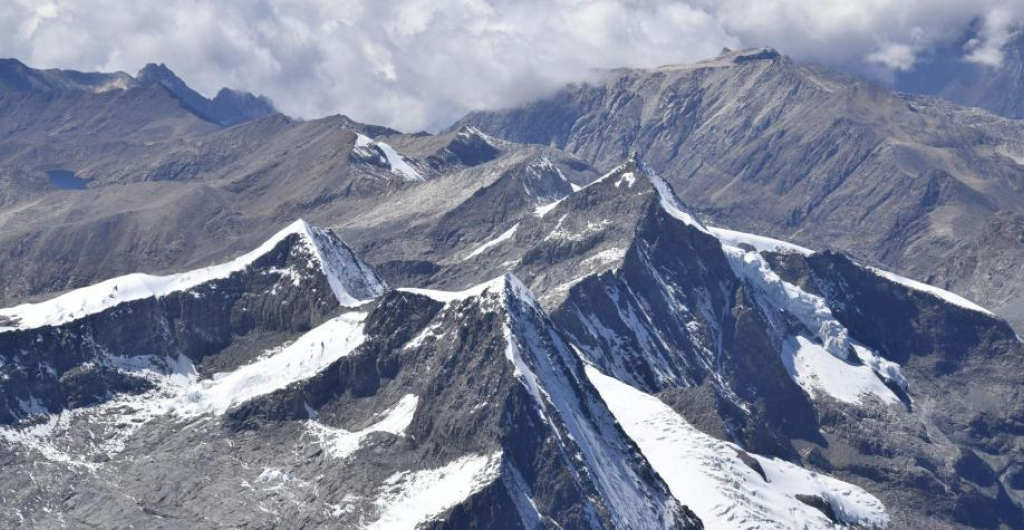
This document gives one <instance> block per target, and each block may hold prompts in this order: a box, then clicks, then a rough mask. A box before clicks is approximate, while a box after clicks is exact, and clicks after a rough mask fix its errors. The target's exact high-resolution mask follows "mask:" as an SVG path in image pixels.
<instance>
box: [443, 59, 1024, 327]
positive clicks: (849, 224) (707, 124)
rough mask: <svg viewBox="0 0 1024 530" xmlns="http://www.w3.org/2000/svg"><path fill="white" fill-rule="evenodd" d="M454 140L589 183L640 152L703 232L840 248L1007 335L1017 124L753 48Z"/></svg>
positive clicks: (506, 115) (498, 119)
mask: <svg viewBox="0 0 1024 530" xmlns="http://www.w3.org/2000/svg"><path fill="white" fill-rule="evenodd" d="M459 125H460V126H461V125H472V126H475V127H477V128H479V129H480V130H482V131H484V132H486V133H488V134H492V135H495V136H498V137H501V138H505V139H507V140H511V141H517V142H532V143H539V144H544V145H551V146H554V147H558V148H562V149H565V150H567V151H569V152H571V153H574V154H576V155H578V156H580V157H582V158H584V159H585V160H587V161H589V162H591V163H592V164H594V165H595V166H596V167H598V168H610V167H612V166H613V165H614V164H617V163H618V161H619V160H621V159H623V158H624V157H625V156H626V155H627V154H628V152H630V151H631V150H641V151H643V152H644V153H645V157H646V159H647V161H648V163H649V164H650V165H651V166H652V167H653V168H655V169H656V170H658V171H660V172H662V173H664V174H665V175H666V178H667V179H668V180H669V181H670V182H671V183H672V185H673V186H675V187H676V188H677V189H678V190H679V191H680V193H681V194H682V195H683V196H685V197H687V199H688V200H690V201H691V202H693V203H694V204H697V205H699V209H700V211H701V213H702V214H704V215H706V216H707V217H708V218H710V219H714V220H717V221H718V222H720V223H723V224H726V225H728V226H732V227H735V228H739V229H743V230H746V231H750V232H756V233H763V234H768V235H773V236H776V237H782V238H785V239H790V240H794V241H797V242H800V243H801V244H804V245H806V246H809V247H812V248H818V249H823V248H837V249H843V250H845V251H847V252H851V253H853V254H854V255H856V256H859V257H860V258H861V259H864V260H866V261H870V262H874V263H879V264H883V265H885V266H886V267H888V268H892V269H894V270H898V271H901V272H903V273H905V274H907V275H909V276H912V277H917V278H921V279H923V280H927V281H929V282H932V283H934V284H936V285H939V286H941V287H944V288H949V289H952V290H954V291H956V292H959V293H962V294H965V295H968V296H970V297H973V298H979V299H982V298H983V299H986V300H989V301H990V305H992V306H993V308H995V309H996V310H1002V312H1003V314H1004V315H1006V316H1007V317H1009V318H1011V320H1014V321H1015V322H1018V323H1019V322H1020V318H1021V315H1019V314H1018V312H1017V307H1016V305H1015V304H1014V301H1015V300H1016V299H1017V298H1019V291H1018V286H1019V285H1021V281H1020V280H1021V277H1020V271H1019V270H1017V269H1014V268H1013V267H1010V266H1009V263H1017V262H1020V260H1021V259H1022V257H1024V246H1022V244H1021V243H1020V237H1019V235H1020V234H1019V233H1018V232H1017V231H1015V229H1014V228H1010V227H1011V226H1016V225H1017V224H1018V223H1016V222H1015V221H1008V220H1010V219H1013V220H1019V219H1020V218H1021V216H1022V215H1024V210H1022V209H1021V207H1020V204H1021V201H1020V200H1019V197H1020V182H1021V179H1022V178H1024V166H1022V165H1021V164H1020V163H1019V162H1020V157H1018V156H1016V155H1015V154H1014V153H1016V152H1017V147H1015V146H1017V145H1018V144H1019V138H1020V136H1021V132H1022V131H1021V125H1020V124H1019V123H1017V122H1014V121H1011V120H1001V119H999V118H997V117H995V116H991V115H989V114H986V113H984V112H981V111H977V110H974V109H965V108H959V107H955V106H953V105H950V104H948V103H945V102H943V101H941V100H937V99H929V98H923V97H917V96H907V95H900V94H895V93H892V92H890V91H888V90H886V89H884V88H882V87H880V86H877V85H874V84H871V83H869V82H867V81H863V80H860V79H857V78H854V77H851V76H847V75H844V74H840V73H837V72H834V71H831V70H829V69H827V68H823V67H819V66H815V65H805V64H799V63H795V62H793V61H792V60H790V59H788V58H787V57H785V56H781V55H779V54H778V53H776V52H774V51H773V50H770V49H763V50H746V51H741V52H728V53H725V54H723V55H722V56H721V57H718V58H716V59H713V60H710V61H706V62H702V63H697V64H694V65H686V66H670V67H663V68H658V69H653V70H614V71H610V72H608V73H607V75H606V77H605V79H604V80H603V81H602V82H600V83H597V84H594V85H580V86H572V87H568V88H566V89H565V90H563V91H562V92H560V93H559V94H557V95H555V96H553V97H551V98H549V99H545V100H543V101H538V102H535V103H532V104H529V105H526V106H524V107H522V108H518V109H509V110H504V111H495V112H478V113H473V114H470V115H469V116H467V117H466V118H464V119H463V120H462V121H461V122H460V124H459ZM983 234H989V235H987V236H985V235H983ZM996 234H998V235H996ZM982 237H985V238H986V239H987V240H988V241H991V242H993V243H994V244H980V243H979V240H980V239H981V238H982ZM996 241H998V242H999V243H995V242H996ZM1011 256H1012V257H1011ZM944 263H945V264H948V265H946V266H939V267H936V264H944ZM1011 269H1012V270H1011ZM1003 308H1005V309H1003Z"/></svg>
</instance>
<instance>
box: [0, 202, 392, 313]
mask: <svg viewBox="0 0 1024 530" xmlns="http://www.w3.org/2000/svg"><path fill="white" fill-rule="evenodd" d="M293 235H297V236H299V237H300V238H301V243H302V244H304V245H305V247H306V248H307V249H308V251H309V252H310V253H311V254H312V255H313V259H315V260H316V261H317V265H318V266H319V268H320V269H321V271H322V272H323V274H324V275H325V276H326V278H327V280H328V282H329V284H330V286H331V289H332V290H333V291H334V295H335V296H336V297H337V298H338V303H340V304H341V305H343V306H353V305H357V304H359V303H361V302H362V301H365V300H367V299H371V298H374V297H376V296H378V295H380V294H381V293H382V292H384V289H385V287H384V284H383V282H381V280H380V279H379V278H378V277H377V275H376V274H375V273H374V272H373V270H371V269H370V268H369V267H368V266H366V264H364V263H363V262H362V261H361V260H359V258H357V257H356V256H355V254H354V253H353V252H352V250H351V249H349V248H348V247H347V246H346V245H345V244H344V243H343V242H341V240H339V239H338V238H337V237H336V236H334V235H333V234H332V233H330V232H328V231H325V230H321V229H319V228H315V227H312V226H310V225H309V224H308V223H306V222H305V221H303V220H301V219H300V220H298V221H295V222H294V223H292V224H290V225H288V226H287V227H285V228H284V229H282V230H281V231H279V232H277V233H276V234H274V235H273V236H272V237H271V238H270V239H268V240H267V241H266V242H264V243H263V244H262V245H260V246H259V247H257V248H256V249H255V250H253V251H251V252H247V253H246V254H244V255H242V256H239V257H238V258H235V259H233V260H231V261H229V262H227V263H222V264H219V265H213V266H211V267H206V268H202V269H197V270H193V271H189V272H184V273H178V274H171V275H167V276H153V275H149V274H142V273H133V274H128V275H125V276H119V277H116V278H111V279H109V280H105V281H103V282H100V283H97V284H93V285H90V286H88V287H83V288H81V289H76V290H74V291H71V292H68V293H65V294H63V295H60V296H58V297H56V298H52V299H50V300H46V301H44V302H39V303H33V304H22V305H19V306H15V307H11V308H7V309H0V332H4V331H12V330H17V329H34V328H38V327H42V326H58V325H61V324H65V323H67V322H71V321H74V320H77V319H80V318H83V317H86V316H88V315H92V314H96V313H99V312H101V311H104V310H106V309H109V308H111V307H115V306H118V305H120V304H123V303H126V302H131V301H134V300H142V299H145V298H160V297H163V296H167V295H168V294H171V293H174V292H180V291H186V290H189V289H192V288H194V287H197V286H199V285H202V284H204V283H207V282H210V281H213V280H220V279H224V278H227V277H229V276H231V275H232V274H234V273H237V272H241V271H243V270H245V269H246V268H248V267H251V266H252V265H253V264H254V263H255V262H256V261H257V260H258V259H260V258H261V257H263V256H265V255H267V254H269V253H270V252H271V251H273V250H274V249H275V248H276V247H277V246H278V245H279V244H280V243H281V242H282V241H284V240H285V239H287V238H288V237H290V236H293Z"/></svg>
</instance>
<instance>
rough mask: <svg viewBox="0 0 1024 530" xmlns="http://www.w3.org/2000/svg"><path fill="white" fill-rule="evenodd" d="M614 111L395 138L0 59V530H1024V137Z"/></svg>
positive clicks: (817, 110)
mask: <svg viewBox="0 0 1024 530" xmlns="http://www.w3.org/2000/svg"><path fill="white" fill-rule="evenodd" d="M603 83H604V84H603V85H602V84H598V85H578V86H572V87H567V88H566V89H564V90H563V91H561V92H560V93H559V94H557V95H556V96H554V97H553V98H551V99H547V100H542V101H538V102H535V103H533V104H531V105H528V106H525V107H523V108H519V109H510V110H505V111H490V112H481V113H474V114H471V115H469V116H467V117H466V118H465V119H464V120H462V122H461V123H459V124H457V125H456V126H453V127H452V128H451V129H450V130H448V131H446V132H443V133H439V134H428V133H415V134H407V133H402V132H399V131H396V130H393V129H390V128H387V127H383V126H378V125H372V124H364V123H359V122H356V121H354V120H352V119H350V118H348V117H345V116H331V117H326V118H321V119H315V120H307V121H303V120H297V119H292V118H288V117H286V116H283V115H281V114H276V113H268V112H270V110H269V109H271V107H269V106H268V105H269V104H268V103H267V102H266V101H265V100H263V99H261V98H259V97H257V96H252V95H247V94H244V93H239V92H235V91H231V90H227V91H226V92H225V91H222V92H221V94H219V95H218V96H216V97H215V98H205V97H204V96H202V95H200V94H199V93H197V92H195V91H194V90H192V89H191V88H189V87H188V86H187V85H186V84H185V82H184V81H183V80H181V79H180V78H178V77H177V76H176V75H174V74H173V72H171V71H170V70H169V69H168V68H167V67H166V66H163V65H150V66H147V67H146V68H144V69H143V71H142V72H140V73H139V74H138V75H137V76H135V77H132V76H129V75H127V74H123V73H122V74H86V73H81V72H71V71H64V70H35V69H32V68H29V67H28V66H25V65H23V64H22V63H20V62H17V61H2V62H0V108H3V109H5V110H7V111H9V112H4V113H0V228H2V229H0V465H2V467H3V469H4V473H2V474H0V527H3V528H32V529H35V528H40V529H49V528H167V529H189V530H192V529H197V528H201V529H205V528H211V529H212V528H375V529H383V528H408V529H412V528H418V529H425V528H430V529H442V528H450V529H469V528H496V529H504V528H509V529H523V530H527V529H528V530H534V529H541V528H543V529H547V528H562V529H577V528H587V529H589V528H601V529H619V528H629V529H666V528H671V529H691V528H692V529H698V528H713V529H719V528H722V529H732V528H778V529H789V528H808V529H815V528H821V529H831V528H875V529H881V528H900V529H903V528H910V529H964V528H1024V384H1022V383H1024V342H1022V340H1021V338H1020V337H1019V336H1018V334H1017V333H1015V331H1014V327H1013V323H1011V322H1009V321H1008V320H1006V319H1005V317H1007V316H1012V315H1013V314H1014V313H1013V308H1014V307H1015V306H1014V304H1015V303H1017V302H1016V300H1017V298H1015V297H1016V293H1018V290H1017V287H1016V284H1015V283H1014V282H1013V279H1014V278H1017V277H1018V272H1019V269H1020V267H1019V264H1020V263H1021V261H1020V260H1019V259H1018V251H1019V250H1020V248H1018V247H1019V244H1018V243H1019V242H1018V241H1017V239H1015V238H1016V235H1017V232H1015V230H1017V229H1018V228H1019V226H1018V224H1019V223H1018V221H1019V219H1017V217H1019V215H1018V213H1019V212H1018V210H1016V209H1015V208H1018V207H1019V204H1017V205H1016V206H1014V204H1015V203H1014V200H1013V199H1014V197H1016V195H1014V193H1016V192H1017V191H1016V190H1017V189H1018V188H1017V187H1015V186H1017V184H1018V180H1019V179H1018V177H1019V175H1018V173H1019V171H1018V169H1019V168H1018V167H1016V166H1015V165H1014V164H1016V162H1014V160H1015V159H1014V156H1015V155H1014V153H1016V151H1014V150H1013V149H1015V148H1013V147H1012V146H1013V145H1014V144H1013V142H1014V141H1019V138H1018V136H1019V134H1018V133H1019V131H1020V126H1019V124H1017V123H1016V122H1012V121H1011V120H1004V119H1002V118H997V117H995V116H993V115H990V114H987V113H984V112H982V111H977V110H970V109H966V108H961V107H956V106H955V105H953V104H951V103H947V102H944V101H941V100H938V99H934V98H924V97H918V96H905V95H900V94H894V93H891V92H889V91H887V90H886V89H884V88H882V87H879V86H877V85H874V84H871V83H869V82H866V81H862V80H859V79H857V78H854V77H851V76H846V75H845V74H837V73H835V72H832V71H830V70H828V69H825V68H824V67H819V66H815V65H805V64H800V63H797V62H795V61H792V60H790V59H788V58H787V57H785V56H784V55H781V54H779V53H778V52H776V51H774V50H772V49H768V48H764V49H755V50H745V51H739V52H732V51H727V52H725V53H723V55H722V56H720V57H718V58H715V59H713V60H710V61H705V62H702V63H698V64H696V65H687V66H669V67H663V68H658V69H654V70H616V71H613V72H610V73H609V74H608V78H607V80H605V81H604V82H603ZM217 109H221V110H217ZM223 109H234V110H232V111H231V112H228V111H224V110H223ZM221 112H226V114H219V113H221ZM225 116H227V117H225ZM964 138H967V139H969V140H970V142H969V145H967V144H965V143H964V142H965V140H964ZM762 229H763V231H762ZM762 233H763V235H760V234H762ZM780 235H783V236H786V237H790V236H792V237H793V238H794V239H795V240H796V241H795V242H793V243H791V242H787V241H786V240H785V238H782V239H779V238H778V236H780ZM814 248H817V249H821V250H813V249H814ZM1021 248H1024V247H1021ZM889 264H893V265H896V268H897V269H898V271H897V272H895V273H894V272H889V270H890V269H888V268H886V266H887V265H889ZM905 271H910V272H913V273H914V274H913V276H916V277H918V278H924V279H928V280H932V281H933V282H935V283H939V284H941V285H944V286H950V285H951V286H953V287H954V288H955V290H956V291H958V292H959V293H960V294H955V293H954V292H950V291H947V290H944V289H940V288H939V287H936V286H935V285H933V284H931V283H923V282H920V281H915V280H913V279H910V278H908V277H906V276H903V275H900V274H898V273H900V272H905ZM923 271H926V273H922V272H923ZM1000 274H1002V275H1000ZM936 280H938V281H936ZM975 295H977V296H975ZM972 300H975V301H972ZM979 302H980V303H979ZM1014 323H1018V324H1019V322H1018V321H1014ZM1018 329H1019V328H1018Z"/></svg>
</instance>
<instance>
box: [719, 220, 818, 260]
mask: <svg viewBox="0 0 1024 530" xmlns="http://www.w3.org/2000/svg"><path fill="white" fill-rule="evenodd" d="M708 232H711V235H713V236H715V237H716V238H718V240H719V241H721V242H722V243H725V244H726V245H730V246H733V247H738V246H740V244H746V245H750V246H752V247H754V248H755V249H757V251H758V252H796V253H798V254H802V255H804V256H810V255H811V254H814V251H813V250H811V249H809V248H804V247H801V246H800V245H794V244H793V243H787V242H785V241H780V240H778V239H772V238H770V237H764V236H758V235H754V234H747V233H745V232H737V231H735V230H727V229H725V228H717V227H713V226H709V227H708Z"/></svg>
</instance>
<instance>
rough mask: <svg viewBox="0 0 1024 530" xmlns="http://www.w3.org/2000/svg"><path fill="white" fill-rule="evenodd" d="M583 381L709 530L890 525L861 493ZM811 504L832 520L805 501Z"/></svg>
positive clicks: (649, 400) (647, 398)
mask: <svg viewBox="0 0 1024 530" xmlns="http://www.w3.org/2000/svg"><path fill="white" fill-rule="evenodd" d="M587 376H588V377H589V378H590V381H591V382H592V383H593V384H594V386H595V387H597V389H598V391H600V393H601V398H602V399H604V400H605V402H606V403H608V407H609V408H610V409H611V411H612V412H613V413H614V414H615V418H616V419H617V420H618V421H619V423H620V424H621V425H622V427H623V429H625V430H626V433H627V434H628V435H629V436H630V437H631V438H632V439H633V440H634V441H635V442H636V443H637V445H638V446H639V447H640V450H641V451H642V452H643V453H644V456H645V457H647V460H648V461H649V462H651V465H652V466H654V469H655V470H656V471H657V472H658V473H659V474H660V475H661V476H662V477H663V478H664V479H665V481H666V482H667V483H668V485H669V487H670V488H671V489H672V494H673V495H675V497H676V498H677V499H680V501H683V500H684V499H685V502H687V503H688V504H689V506H690V507H691V508H692V509H693V510H694V512H695V513H696V514H697V515H698V516H699V517H700V518H701V521H703V522H704V527H705V528H708V529H729V528H778V529H780V530H781V529H787V528H806V529H811V528H834V526H835V525H836V524H837V523H841V524H847V525H855V526H859V527H864V528H884V527H885V526H886V525H887V524H888V522H889V518H888V516H887V515H886V513H885V507H884V506H882V503H881V502H879V500H878V499H876V498H875V497H873V496H871V495H870V494H868V493H866V492H865V491H864V490H862V489H860V488H858V487H856V486H853V485H851V484H846V483H844V482H841V481H838V480H835V479H833V478H830V477H828V476H825V475H821V474H819V473H815V472H813V471H809V470H806V469H804V468H801V467H799V466H796V465H793V464H791V463H789V462H785V461H782V460H779V459H775V458H766V457H762V456H757V455H749V458H751V459H753V460H754V462H756V464H752V463H748V462H745V461H744V460H743V459H742V458H741V456H740V455H742V454H744V451H743V449H741V448H739V447H737V446H735V445H734V444H730V443H727V442H722V441H720V440H716V439H714V438H713V437H711V436H708V435H707V434H704V433H702V432H700V431H699V430H697V429H695V428H693V426H691V425H690V424H689V423H687V422H686V420H685V419H683V418H682V417H681V416H679V414H677V413H676V412H675V411H673V410H672V409H671V408H670V407H669V406H668V405H666V404H665V403H663V402H662V401H661V400H659V399H658V398H656V397H654V396H651V395H649V394H645V393H644V392H642V391H640V390H637V389H635V388H633V387H631V386H629V385H627V384H625V383H622V382H620V381H618V380H616V379H614V378H611V377H608V376H606V375H604V374H602V373H601V372H600V371H599V370H597V369H596V368H593V367H587ZM800 496H805V497H804V498H805V499H806V500H811V498H812V497H813V498H817V499H819V500H821V501H823V502H824V503H826V505H827V506H828V507H829V508H828V509H829V510H830V511H831V513H832V515H833V517H835V520H833V519H832V518H830V516H829V515H828V514H826V513H825V512H824V511H823V510H821V509H820V508H817V507H814V506H811V505H810V504H808V503H807V502H806V500H801V499H800V498H799V497H800Z"/></svg>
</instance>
